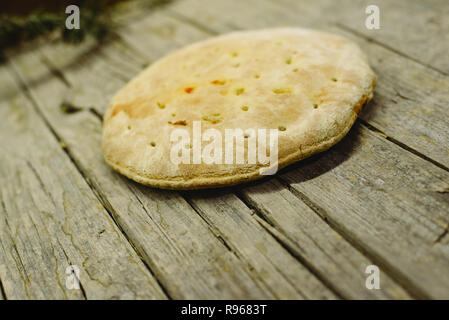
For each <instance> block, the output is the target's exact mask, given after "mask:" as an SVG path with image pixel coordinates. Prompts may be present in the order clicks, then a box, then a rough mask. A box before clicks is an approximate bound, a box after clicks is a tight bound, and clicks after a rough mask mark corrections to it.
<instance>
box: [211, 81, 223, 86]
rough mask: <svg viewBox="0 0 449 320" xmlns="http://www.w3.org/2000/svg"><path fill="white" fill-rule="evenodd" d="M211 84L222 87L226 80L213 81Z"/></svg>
mask: <svg viewBox="0 0 449 320" xmlns="http://www.w3.org/2000/svg"><path fill="white" fill-rule="evenodd" d="M211 83H212V84H215V85H217V86H222V85H224V84H226V80H214V81H212V82H211Z"/></svg>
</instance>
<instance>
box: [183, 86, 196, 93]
mask: <svg viewBox="0 0 449 320" xmlns="http://www.w3.org/2000/svg"><path fill="white" fill-rule="evenodd" d="M194 90H195V88H194V87H187V88H185V89H184V91H185V93H192V92H193V91H194Z"/></svg>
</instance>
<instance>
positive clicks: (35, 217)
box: [0, 67, 165, 299]
mask: <svg viewBox="0 0 449 320" xmlns="http://www.w3.org/2000/svg"><path fill="white" fill-rule="evenodd" d="M0 77H1V79H2V84H3V88H5V87H6V88H8V89H9V90H8V91H9V93H10V96H9V97H8V98H7V99H6V100H5V99H2V100H1V102H0V113H1V118H2V119H3V123H2V126H1V128H0V132H1V134H0V145H1V149H0V158H1V161H0V176H1V181H2V186H1V189H0V190H1V197H0V233H1V235H2V239H1V243H0V278H1V280H2V288H3V290H4V291H5V293H6V297H7V298H8V299H85V298H88V299H139V298H140V299H142V298H145V299H150V298H159V299H162V298H164V297H165V295H164V293H163V292H162V290H161V288H160V287H159V285H158V284H157V282H156V280H155V279H154V278H153V276H152V275H151V274H150V272H149V271H148V269H147V268H146V267H145V265H144V264H143V263H142V262H141V260H140V259H139V257H138V256H137V254H136V253H135V252H134V250H133V249H132V247H131V246H130V244H129V243H128V241H127V240H126V239H125V237H123V235H122V234H121V232H120V230H119V229H118V228H117V227H116V225H115V224H114V222H113V221H112V219H111V218H110V216H109V215H108V213H107V212H106V210H105V209H104V207H103V206H102V205H101V203H100V202H99V201H98V199H97V198H96V196H95V194H94V193H93V192H92V190H91V189H90V188H89V186H88V185H87V184H86V182H85V180H84V179H83V177H82V176H81V175H80V174H79V172H78V171H77V170H76V167H75V166H74V165H73V163H72V162H71V161H70V160H69V158H68V157H67V156H66V155H65V153H64V152H63V150H62V149H61V146H60V144H59V142H58V141H57V140H56V139H55V138H54V136H53V135H52V134H51V132H50V131H49V130H48V128H47V127H46V126H45V124H44V123H43V121H42V120H41V119H40V118H39V116H38V115H37V114H36V113H35V111H34V109H33V108H32V106H31V104H30V101H29V100H28V99H26V97H24V95H23V94H22V93H19V88H18V87H16V86H15V84H14V80H13V78H12V77H11V75H10V73H9V72H8V70H6V67H1V68H0ZM70 265H76V266H78V267H79V269H80V282H81V286H82V289H81V290H69V289H68V288H67V287H66V278H67V274H66V268H67V267H69V266H70Z"/></svg>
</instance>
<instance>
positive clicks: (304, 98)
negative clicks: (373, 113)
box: [103, 28, 376, 189]
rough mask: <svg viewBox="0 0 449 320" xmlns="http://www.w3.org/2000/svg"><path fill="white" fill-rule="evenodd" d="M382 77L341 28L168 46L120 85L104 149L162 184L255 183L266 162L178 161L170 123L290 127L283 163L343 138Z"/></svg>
mask: <svg viewBox="0 0 449 320" xmlns="http://www.w3.org/2000/svg"><path fill="white" fill-rule="evenodd" d="M375 82H376V76H375V75H374V73H373V72H372V71H371V69H370V68H369V66H368V64H367V62H366V59H365V57H364V56H363V54H362V53H361V51H360V50H359V49H358V47H357V46H355V45H354V44H353V43H351V42H349V41H348V40H346V39H344V38H341V37H338V36H334V35H329V34H326V33H321V32H317V31H311V30H304V29H292V28H284V29H273V30H260V31H250V32H239V33H233V34H229V35H224V36H221V37H217V38H213V39H210V40H207V41H203V42H200V43H196V44H193V45H191V46H189V47H186V48H184V49H181V50H179V51H177V52H175V53H172V54H170V55H169V56H167V57H165V58H163V59H161V60H159V61H158V62H156V63H155V64H154V65H152V66H150V67H149V68H147V69H146V70H144V71H143V72H142V73H141V74H140V75H139V76H138V77H136V78H135V79H134V80H132V81H131V82H130V83H129V84H128V85H126V86H125V88H123V89H122V90H121V91H119V92H118V93H117V95H116V96H115V97H114V99H113V100H112V102H111V105H110V107H109V108H108V110H107V112H106V114H105V121H104V132H103V153H104V156H105V159H106V161H107V162H108V163H109V164H110V165H111V166H112V167H113V168H114V169H115V170H117V171H119V172H120V173H122V174H124V175H125V176H127V177H129V178H131V179H133V180H135V181H137V182H140V183H143V184H146V185H150V186H153V187H157V188H166V189H200V188H212V187H220V186H227V185H234V184H238V183H243V182H247V181H251V180H254V179H257V178H260V177H263V176H261V175H260V174H259V169H260V168H261V167H263V166H262V165H259V164H255V165H245V166H242V165H238V164H235V165H225V164H223V165H213V166H212V165H206V164H199V165H175V164H173V163H171V162H170V156H169V155H170V152H169V151H170V147H171V144H170V142H169V135H170V131H171V130H173V129H174V128H176V127H184V128H186V129H191V126H192V122H193V121H202V125H203V131H204V130H206V129H208V128H216V129H218V130H220V131H224V129H225V128H242V129H246V128H277V127H279V126H281V125H282V126H285V127H286V128H287V130H286V131H284V132H280V136H279V169H280V168H282V167H285V166H287V165H289V164H291V163H293V162H296V161H299V160H301V159H304V158H306V157H308V156H310V155H312V154H314V153H317V152H321V151H324V150H326V149H328V148H330V147H331V146H332V145H334V144H335V143H337V142H338V141H340V140H341V139H342V138H343V137H344V136H345V134H346V133H347V132H348V131H349V129H350V128H351V126H352V125H353V123H354V121H355V119H356V117H357V114H358V113H359V112H360V110H361V108H362V105H363V104H364V103H365V102H367V101H369V99H371V97H372V92H373V89H374V86H375ZM243 106H244V107H246V109H245V108H243ZM212 114H219V116H217V119H215V118H213V119H212V120H213V121H209V118H207V115H212ZM204 119H206V120H204Z"/></svg>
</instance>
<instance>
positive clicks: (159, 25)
mask: <svg viewBox="0 0 449 320" xmlns="http://www.w3.org/2000/svg"><path fill="white" fill-rule="evenodd" d="M133 28H134V29H135V30H136V31H134V32H128V31H127V30H125V31H124V33H126V34H127V35H132V36H127V38H126V39H125V40H127V41H128V42H130V43H132V44H134V45H136V46H138V48H140V51H141V52H149V53H151V55H150V54H148V58H149V59H150V60H153V59H154V58H155V57H157V55H160V54H163V53H159V52H157V51H156V52H155V51H154V50H149V47H148V46H151V47H158V48H164V47H166V46H167V44H171V46H174V45H173V41H181V40H184V41H189V38H188V37H191V38H193V39H198V38H202V37H205V36H207V34H205V33H204V32H199V31H198V30H195V28H192V27H191V26H189V25H183V24H180V23H179V22H177V21H174V20H173V19H168V18H161V17H159V18H158V16H152V17H151V19H150V18H149V19H148V20H145V21H141V22H139V23H138V26H137V27H136V26H133ZM163 28H165V29H168V30H173V29H177V30H182V31H181V33H180V34H179V37H180V40H176V39H177V37H178V36H176V37H175V38H173V37H170V38H169V39H167V38H166V37H160V34H159V32H157V33H156V35H157V36H156V37H154V36H152V35H151V32H148V30H162V29H163ZM137 30H143V33H139V32H138V31H137ZM144 39H145V40H146V41H144ZM174 39H175V40H174ZM161 42H163V43H162V44H161V45H159V43H161ZM165 43H167V44H165ZM175 43H176V42H175ZM176 45H178V44H176ZM146 46H147V47H146ZM171 48H172V47H169V48H167V49H168V50H169V49H171ZM49 54H51V56H50V57H49V59H51V61H57V59H58V58H57V57H58V56H59V57H60V56H66V54H65V53H64V52H54V51H52V52H50V53H49ZM110 54H112V53H111V52H110ZM103 63H104V64H106V62H103ZM102 71H103V72H106V73H107V69H103V70H102ZM66 74H67V78H68V79H72V77H74V76H72V75H71V72H66ZM111 76H112V75H109V77H111ZM76 77H78V75H77V76H76ZM99 77H100V78H106V76H104V75H99ZM74 81H77V80H76V79H75V80H74ZM186 197H187V198H189V199H190V201H191V202H192V204H193V205H194V206H195V207H196V208H197V210H199V211H200V212H202V216H203V217H204V218H205V219H206V220H207V221H208V222H209V224H210V225H211V226H213V228H214V230H216V232H217V233H218V234H219V235H220V237H221V238H223V239H226V240H225V241H226V243H227V244H228V245H229V246H231V248H232V249H233V250H234V251H236V252H237V253H238V255H239V256H241V257H244V258H245V259H248V260H250V261H257V260H258V261H259V262H258V263H255V265H257V266H258V268H259V269H261V268H263V267H264V266H266V267H265V268H269V270H273V267H275V266H277V267H278V268H280V269H281V270H282V266H288V267H289V269H287V272H289V274H290V275H291V276H294V273H292V272H291V270H292V269H293V270H296V268H298V266H296V265H295V264H294V263H293V262H292V260H291V257H289V256H287V255H283V254H281V253H282V252H283V250H278V249H275V248H278V245H277V244H275V243H274V242H273V241H272V239H270V237H267V236H266V235H265V234H264V233H262V232H261V231H260V228H259V227H257V226H255V225H254V221H253V220H254V219H253V218H251V214H250V211H249V210H248V209H247V208H246V207H245V206H244V205H243V204H242V203H241V201H239V200H238V199H237V198H236V197H235V196H232V197H224V198H223V197H220V195H216V196H214V197H206V198H203V197H198V196H195V194H194V193H193V194H187V195H186ZM290 197H291V198H294V196H293V195H290ZM223 210H226V211H228V212H229V215H231V216H236V217H239V219H241V220H242V221H244V223H243V224H242V225H244V226H247V232H246V233H248V234H251V235H253V236H252V237H250V238H249V239H247V238H245V237H243V236H242V235H240V234H239V233H235V230H236V228H237V227H238V226H240V225H241V224H238V225H236V223H235V219H229V218H228V217H227V215H223V214H222V212H223ZM231 213H232V214H231ZM218 218H221V220H217V219H218ZM315 221H318V222H317V223H321V224H322V225H325V223H324V222H322V221H320V220H319V219H317V220H315ZM240 228H242V227H240ZM334 238H335V237H334ZM326 241H327V240H326ZM336 242H337V245H339V246H340V247H341V248H345V250H342V251H343V252H344V254H345V255H348V256H349V255H353V260H354V261H358V262H359V265H358V266H357V267H354V265H353V264H351V263H350V262H345V259H343V258H342V259H340V262H341V263H342V264H343V265H342V266H341V267H340V269H338V270H345V272H347V273H348V274H350V273H357V274H360V267H359V266H360V265H362V264H363V263H365V264H366V263H367V262H368V260H367V259H366V258H364V257H363V256H362V255H361V254H360V253H359V252H357V251H356V250H355V249H354V248H352V247H351V246H350V245H348V244H347V243H346V242H345V241H344V240H343V239H340V240H338V241H336ZM260 243H265V246H266V247H268V248H269V249H270V251H271V252H272V253H271V256H272V258H271V260H272V261H274V266H273V265H272V264H273V262H272V261H266V259H267V257H265V256H263V255H261V253H260V250H248V251H245V250H244V251H242V250H241V249H240V248H256V249H257V247H258V246H260ZM340 243H341V244H340ZM317 250H319V249H317ZM326 250H327V251H325V252H324V253H323V254H322V255H321V257H323V256H326V255H332V254H334V251H333V248H331V247H328V248H326ZM317 257H318V255H316V256H315V257H314V258H317ZM285 261H290V264H286V263H285ZM279 262H281V263H279ZM316 265H317V266H318V267H317V268H318V269H319V272H320V273H321V274H323V275H326V276H327V274H328V273H330V275H331V276H330V278H331V279H332V282H334V283H335V285H334V286H335V287H336V289H335V291H337V292H340V291H343V293H344V295H345V296H346V297H352V298H357V297H361V296H365V297H372V298H381V297H383V298H385V297H388V296H389V294H390V292H389V290H385V291H379V292H376V291H369V290H366V288H365V287H364V284H363V281H361V280H360V279H361V278H360V277H362V276H363V272H362V273H361V274H360V277H349V276H348V277H346V278H342V279H340V278H339V277H340V276H341V275H342V273H341V272H340V274H339V273H338V272H332V268H329V267H328V266H326V264H325V263H322V262H320V261H318V263H316ZM273 272H274V271H273ZM265 273H266V271H265ZM268 274H270V273H268ZM266 278H268V277H266ZM268 280H270V281H271V279H269V278H268ZM343 280H344V281H343ZM277 281H283V279H282V278H279V279H278V280H277ZM345 281H346V282H345ZM305 283H308V282H305ZM312 284H313V283H312ZM340 284H341V285H342V287H343V289H342V290H340V288H339V285H340ZM302 286H303V287H304V285H303V284H302ZM390 287H391V290H390V291H391V292H395V293H396V295H395V297H406V296H407V295H406V294H405V293H404V292H403V291H401V289H400V288H399V287H398V286H397V285H396V284H394V282H393V281H390V279H389V278H388V277H385V288H390ZM311 289H312V288H311ZM384 292H385V293H384ZM309 296H310V295H309Z"/></svg>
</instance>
